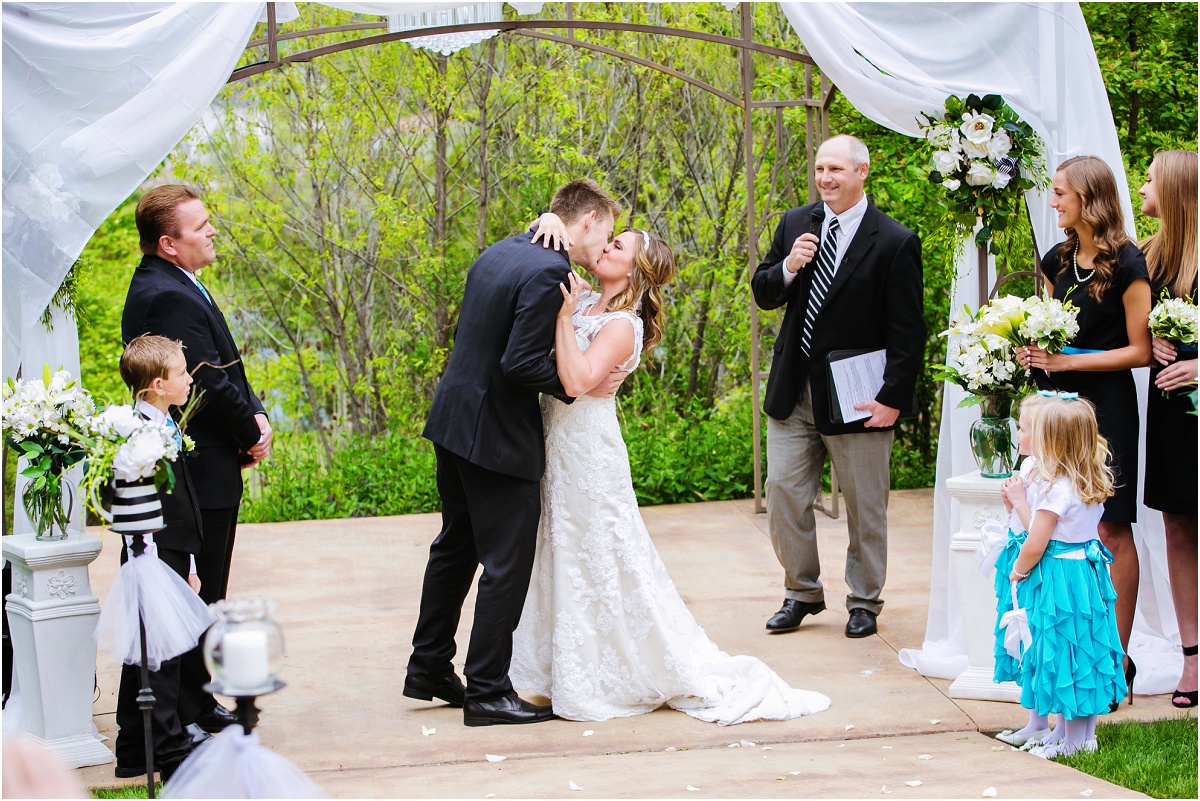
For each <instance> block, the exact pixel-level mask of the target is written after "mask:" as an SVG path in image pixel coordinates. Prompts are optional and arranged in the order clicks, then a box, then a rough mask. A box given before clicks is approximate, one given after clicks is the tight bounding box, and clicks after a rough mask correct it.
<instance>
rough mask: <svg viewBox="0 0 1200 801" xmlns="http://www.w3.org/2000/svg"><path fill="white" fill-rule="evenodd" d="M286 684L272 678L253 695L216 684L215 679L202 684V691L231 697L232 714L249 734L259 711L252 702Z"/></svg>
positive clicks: (280, 688)
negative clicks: (259, 691) (260, 690)
mask: <svg viewBox="0 0 1200 801" xmlns="http://www.w3.org/2000/svg"><path fill="white" fill-rule="evenodd" d="M286 686H287V685H286V684H284V683H283V682H282V681H280V680H279V679H273V680H272V682H271V686H270V687H268V688H265V689H264V690H263V691H262V692H261V693H256V694H254V695H241V694H240V691H239V690H234V689H232V688H228V687H226V686H224V685H223V684H218V683H217V682H215V681H210V682H209V683H208V684H205V685H204V691H205V692H210V693H218V694H220V695H227V696H229V697H230V698H233V699H234V701H235V702H236V703H235V706H234V709H233V714H234V715H236V716H237V719H238V723H239V724H241V726H242V731H243V732H245V733H246V734H249V733H250V732H252V731H254V727H255V726H257V725H258V713H259V712H260V711H261V710H260V709H259V708H258V707H257V706H255V705H254V702H255V701H257V700H258V699H259V697H260V696H263V695H269V694H270V693H273V692H276V691H278V690H282V689H283V688H284V687H286Z"/></svg>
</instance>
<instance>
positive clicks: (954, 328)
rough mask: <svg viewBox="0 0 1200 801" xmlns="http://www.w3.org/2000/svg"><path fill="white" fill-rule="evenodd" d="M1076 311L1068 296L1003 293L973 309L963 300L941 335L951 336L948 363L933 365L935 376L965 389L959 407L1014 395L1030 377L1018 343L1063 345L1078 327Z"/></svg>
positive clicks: (1046, 346)
mask: <svg viewBox="0 0 1200 801" xmlns="http://www.w3.org/2000/svg"><path fill="white" fill-rule="evenodd" d="M1078 314H1079V309H1078V308H1076V306H1075V304H1073V303H1072V302H1071V301H1070V300H1065V301H1058V300H1055V299H1054V298H1041V297H1038V296H1036V295H1035V296H1033V297H1030V298H1024V299H1022V298H1019V297H1016V296H1013V295H1002V296H1000V297H998V298H996V299H995V300H993V301H992V302H991V303H987V304H984V305H983V306H981V307H980V308H979V310H978V311H975V312H972V311H971V310H970V309H969V308H968V307H966V306H964V307H963V309H962V314H961V315H960V316H959V317H958V318H957V319H956V320H954V321H953V322H952V323H951V324H950V327H949V328H948V329H946V330H945V331H943V332H941V334H940V335H939V336H944V337H945V336H948V337H950V342H949V344H948V345H947V346H946V355H947V357H948V358H947V364H946V366H944V367H938V368H937V369H936V376H935V377H936V378H937V379H938V380H940V381H951V382H953V383H955V384H957V385H958V386H960V387H962V388H963V389H964V390H966V391H967V393H968V395H967V397H966V398H964V399H963V400H962V402H960V403H959V404H958V405H959V406H960V407H962V406H974V405H976V404H978V403H981V402H982V401H983V399H984V398H986V397H988V396H994V395H1006V396H1008V397H1011V398H1016V397H1017V396H1018V395H1020V394H1022V393H1023V392H1024V388H1025V386H1026V384H1027V383H1028V372H1027V371H1026V370H1025V369H1024V368H1022V367H1021V365H1020V364H1019V363H1018V362H1017V355H1016V349H1017V348H1019V347H1023V346H1025V345H1028V344H1029V343H1030V342H1036V343H1037V344H1038V346H1039V347H1041V348H1043V349H1045V350H1046V351H1048V352H1050V353H1056V352H1058V351H1060V350H1062V349H1063V347H1064V346H1066V344H1067V343H1069V342H1070V341H1071V340H1072V339H1073V338H1074V337H1075V335H1076V334H1078V333H1079V323H1078V321H1077V320H1076V318H1077V316H1078Z"/></svg>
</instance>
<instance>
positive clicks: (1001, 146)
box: [987, 128, 1012, 161]
mask: <svg viewBox="0 0 1200 801" xmlns="http://www.w3.org/2000/svg"><path fill="white" fill-rule="evenodd" d="M1010 150H1012V138H1011V137H1010V136H1009V135H1008V131H1006V130H1004V129H1003V128H1001V129H1000V130H998V131H996V133H994V134H992V138H991V139H989V140H988V143H987V153H988V158H990V159H991V160H992V161H999V160H1000V159H1002V158H1004V157H1005V156H1007V155H1008V151H1010Z"/></svg>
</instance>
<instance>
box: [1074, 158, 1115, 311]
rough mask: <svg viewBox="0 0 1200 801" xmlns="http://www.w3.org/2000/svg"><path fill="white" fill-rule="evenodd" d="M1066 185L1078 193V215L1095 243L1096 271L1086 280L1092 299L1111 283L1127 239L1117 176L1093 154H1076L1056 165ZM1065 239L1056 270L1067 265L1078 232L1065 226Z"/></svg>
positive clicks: (1100, 296) (1100, 295)
mask: <svg viewBox="0 0 1200 801" xmlns="http://www.w3.org/2000/svg"><path fill="white" fill-rule="evenodd" d="M1058 172H1061V173H1063V174H1064V176H1065V177H1066V179H1067V185H1068V186H1070V187H1071V190H1072V191H1073V192H1075V194H1077V195H1079V200H1080V206H1081V208H1080V217H1082V218H1083V221H1084V222H1085V223H1087V226H1088V228H1090V229H1091V230H1092V241H1094V242H1095V243H1096V258H1095V260H1094V261H1093V262H1092V267H1094V268H1095V270H1096V272H1095V275H1094V277H1093V278H1092V280H1091V283H1089V284H1088V288H1087V291H1088V294H1089V295H1091V296H1092V297H1093V298H1095V299H1096V300H1100V299H1101V298H1102V297H1104V293H1105V292H1106V291H1107V290H1108V288H1109V286H1110V285H1111V284H1112V276H1113V267H1115V266H1116V263H1117V259H1119V258H1120V256H1121V248H1122V247H1124V246H1125V243H1127V242H1128V241H1129V236H1128V235H1127V234H1126V233H1125V216H1124V214H1122V213H1121V199H1120V195H1118V194H1117V179H1116V178H1115V177H1114V176H1113V173H1112V170H1110V169H1109V168H1108V165H1107V164H1105V163H1104V162H1103V161H1102V160H1100V159H1098V158H1096V157H1095V156H1076V157H1075V158H1073V159H1067V160H1066V161H1064V162H1063V163H1062V164H1060V165H1058ZM1066 230H1067V241H1066V242H1065V243H1063V246H1062V247H1061V248H1059V250H1058V264H1059V269H1060V271H1062V270H1066V269H1067V268H1069V267H1071V259H1072V258H1073V257H1074V254H1075V249H1076V248H1077V247H1079V234H1078V233H1076V231H1075V229H1074V228H1068V229H1066Z"/></svg>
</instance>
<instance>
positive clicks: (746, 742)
mask: <svg viewBox="0 0 1200 801" xmlns="http://www.w3.org/2000/svg"><path fill="white" fill-rule="evenodd" d="M738 745H740V746H742V747H743V748H753V747H754V746H755V743H752V742H750V741H749V740H742V741H741V742H740V743H738Z"/></svg>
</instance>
